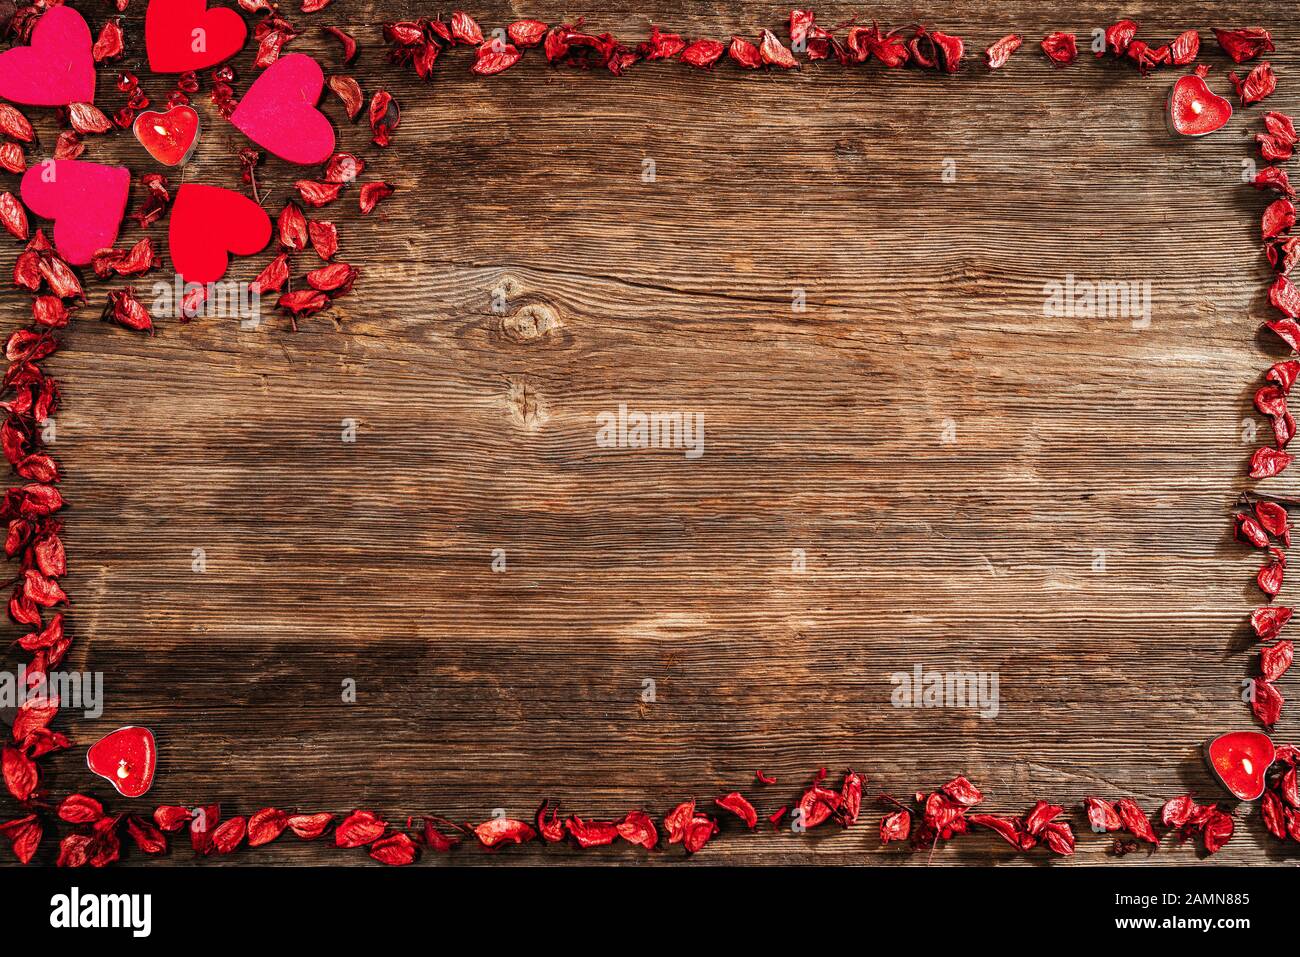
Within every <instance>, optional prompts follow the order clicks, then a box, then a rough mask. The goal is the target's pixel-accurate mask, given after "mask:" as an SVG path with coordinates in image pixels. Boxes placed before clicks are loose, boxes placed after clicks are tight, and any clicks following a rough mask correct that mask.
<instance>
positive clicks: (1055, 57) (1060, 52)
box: [1039, 32, 1079, 66]
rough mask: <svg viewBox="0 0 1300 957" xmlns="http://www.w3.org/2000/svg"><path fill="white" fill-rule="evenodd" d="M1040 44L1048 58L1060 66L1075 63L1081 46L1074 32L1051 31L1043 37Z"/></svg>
mask: <svg viewBox="0 0 1300 957" xmlns="http://www.w3.org/2000/svg"><path fill="white" fill-rule="evenodd" d="M1039 46H1041V47H1042V49H1043V53H1045V54H1047V58H1048V59H1049V60H1051V61H1052V62H1053V63H1055V64H1057V65H1058V66H1065V65H1066V64H1069V63H1073V62H1074V61H1075V60H1076V59H1077V58H1078V56H1079V47H1078V45H1077V43H1076V42H1075V36H1074V34H1073V33H1060V32H1057V33H1049V34H1048V35H1047V36H1045V37H1043V39H1042V40H1041V41H1040V43H1039Z"/></svg>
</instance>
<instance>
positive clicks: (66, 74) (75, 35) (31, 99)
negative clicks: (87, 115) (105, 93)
mask: <svg viewBox="0 0 1300 957" xmlns="http://www.w3.org/2000/svg"><path fill="white" fill-rule="evenodd" d="M90 43H91V41H90V27H88V26H86V21H85V20H83V19H82V17H81V14H79V13H78V12H77V11H76V10H73V9H72V8H71V7H65V6H58V7H51V8H50V9H49V10H47V11H46V12H45V14H44V15H43V16H42V17H41V18H40V20H38V21H37V22H36V29H35V30H33V31H32V43H31V46H25V47H14V48H13V49H12V50H6V51H5V52H4V53H0V97H3V98H4V99H6V100H10V101H12V102H14V103H25V104H27V105H28V106H65V105H67V104H68V103H90V102H92V101H93V100H94V99H95V60H94V58H93V57H92V56H91V55H90Z"/></svg>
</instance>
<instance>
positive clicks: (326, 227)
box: [277, 220, 339, 288]
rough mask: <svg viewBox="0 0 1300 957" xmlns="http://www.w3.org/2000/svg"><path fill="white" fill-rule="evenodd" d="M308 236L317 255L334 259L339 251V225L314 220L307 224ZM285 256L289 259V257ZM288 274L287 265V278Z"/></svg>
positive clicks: (325, 258) (326, 259) (327, 259)
mask: <svg viewBox="0 0 1300 957" xmlns="http://www.w3.org/2000/svg"><path fill="white" fill-rule="evenodd" d="M307 236H308V238H309V239H310V240H311V248H312V249H314V250H316V255H317V256H319V257H320V258H321V259H323V260H325V261H326V262H328V261H329V260H331V259H333V258H334V255H335V254H336V253H337V252H338V251H339V231H338V227H337V226H335V225H334V224H333V223H331V222H327V221H324V220H313V221H312V222H310V223H308V224H307ZM282 255H283V254H282ZM285 258H286V260H287V258H288V257H287V256H286V257H285ZM288 275H289V270H288V267H287V265H286V267H285V278H288ZM277 288H279V287H277Z"/></svg>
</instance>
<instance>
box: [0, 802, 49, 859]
mask: <svg viewBox="0 0 1300 957" xmlns="http://www.w3.org/2000/svg"><path fill="white" fill-rule="evenodd" d="M44 833H45V832H44V830H43V829H42V827H41V825H40V822H39V821H38V820H37V819H36V815H35V814H28V815H27V816H26V817H20V818H16V819H14V820H12V821H6V822H5V823H4V824H0V837H5V838H8V840H9V846H10V848H11V849H12V850H13V852H14V857H16V858H17V859H18V862H19V863H20V864H29V863H31V860H32V858H33V857H35V856H36V850H37V848H38V847H40V844H41V838H42V837H43V836H44Z"/></svg>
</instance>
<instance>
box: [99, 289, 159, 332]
mask: <svg viewBox="0 0 1300 957" xmlns="http://www.w3.org/2000/svg"><path fill="white" fill-rule="evenodd" d="M104 315H105V318H108V317H109V316H111V317H112V319H113V321H114V322H116V323H117V324H118V325H120V326H125V327H126V328H128V329H134V330H136V331H137V332H150V331H152V330H153V319H152V318H151V317H150V315H149V310H147V309H145V307H144V303H142V302H141V301H140V299H139V297H138V296H137V295H136V294H135V289H134V287H132V286H127V287H126V288H125V289H123V290H121V291H120V292H110V293H109V294H108V305H107V307H106V309H105V311H104Z"/></svg>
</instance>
